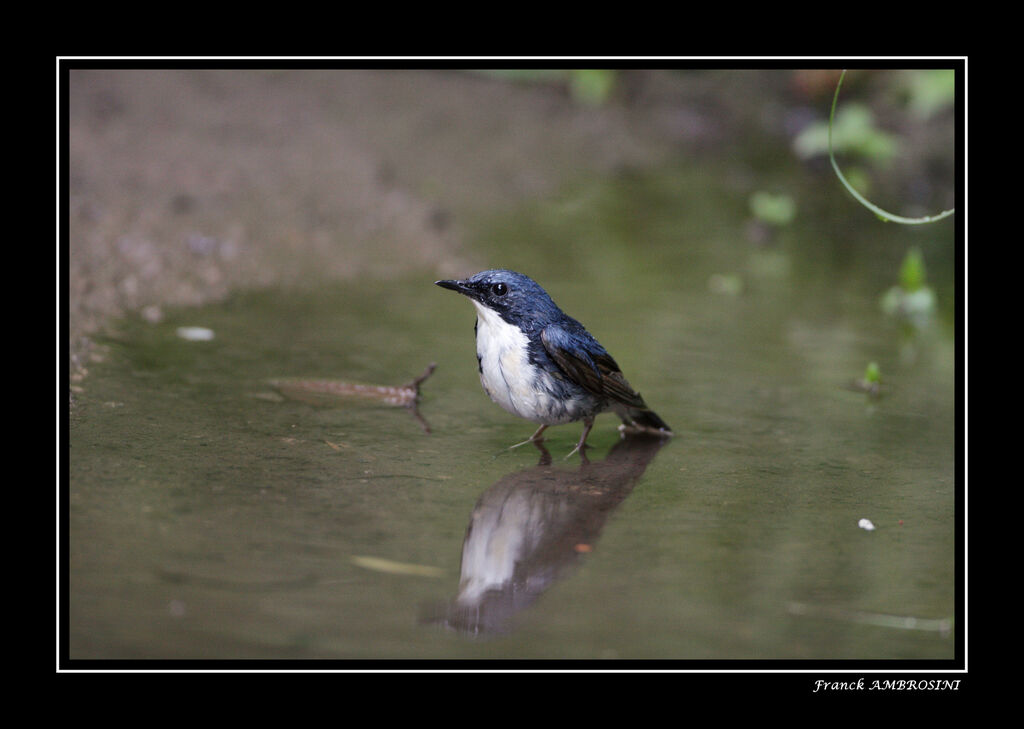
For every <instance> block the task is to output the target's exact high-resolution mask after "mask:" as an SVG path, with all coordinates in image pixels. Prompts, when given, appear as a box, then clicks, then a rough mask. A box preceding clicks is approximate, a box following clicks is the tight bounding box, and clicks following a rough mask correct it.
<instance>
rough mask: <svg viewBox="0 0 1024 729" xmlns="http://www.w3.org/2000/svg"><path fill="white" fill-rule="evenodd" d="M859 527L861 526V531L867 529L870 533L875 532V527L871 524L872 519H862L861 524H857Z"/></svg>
mask: <svg viewBox="0 0 1024 729" xmlns="http://www.w3.org/2000/svg"><path fill="white" fill-rule="evenodd" d="M857 526H859V527H860V528H861V529H867V530H868V531H869V532H871V531H874V530H875V525H874V524H872V523H871V520H870V519H861V520H860V521H859V522H857Z"/></svg>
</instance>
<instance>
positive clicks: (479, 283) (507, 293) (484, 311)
mask: <svg viewBox="0 0 1024 729" xmlns="http://www.w3.org/2000/svg"><path fill="white" fill-rule="evenodd" d="M435 283H436V284H437V285H438V286H442V287H444V288H446V289H451V290H452V291H457V292H458V293H460V294H463V295H465V296H467V297H469V300H470V301H471V302H473V306H474V307H475V308H476V324H475V325H474V332H475V334H476V359H477V364H478V369H479V370H480V383H481V384H482V385H483V388H484V391H485V392H486V393H487V394H488V395H489V396H490V398H491V399H492V400H493V401H494V402H496V403H497V404H498V405H500V406H501V407H503V408H504V409H505V410H507V411H508V412H510V413H512V414H513V415H518V416H519V417H521V418H525V419H526V420H530V421H533V422H534V423H538V424H539V425H540V427H539V428H537V430H536V432H535V433H534V434H533V435H532V436H530V437H529V438H528V439H527V440H525V441H523V442H522V443H518V444H516V445H515V446H512V447H513V448H515V447H517V446H520V445H525V444H526V443H531V442H536V441H540V440H542V439H543V438H542V434H543V432H544V430H545V429H547V428H548V427H549V426H552V425H562V424H564V423H573V422H577V421H579V420H582V421H583V434H582V435H581V436H580V439H579V442H578V443H577V444H576V447H575V448H573V449H572V451H570V453H569V455H570V456H571V455H572V454H573V453H575V452H577V451H580V450H582V449H583V448H585V447H586V442H587V436H588V435H589V434H590V429H591V428H592V427H593V426H594V418H595V417H596V416H597V415H598V413H601V412H603V411H605V410H609V409H610V410H612V411H614V412H615V413H616V414H617V415H618V416H619V417H620V418H622V422H623V427H629V428H633V429H635V430H638V431H642V432H646V433H653V434H656V435H662V436H669V435H672V431H671V429H670V428H669V427H668V425H667V424H666V423H665V421H664V420H662V419H661V418H660V417H658V415H657V414H656V413H655V412H654V411H653V410H651V409H650V408H649V407H647V403H645V402H644V399H643V398H642V397H640V393H638V392H637V391H636V390H634V389H633V388H632V387H631V386H630V384H629V382H627V381H626V378H625V377H623V375H622V371H621V370H620V369H619V365H618V364H616V362H615V360H614V359H613V358H612V356H611V355H610V354H608V352H607V350H605V348H604V347H602V346H601V344H600V343H599V342H598V341H597V340H596V339H594V337H593V336H591V334H590V332H588V331H587V330H586V329H585V328H584V327H583V325H582V324H580V323H579V322H578V321H576V320H575V319H573V318H572V317H570V316H568V315H567V314H565V313H564V312H563V311H562V310H561V309H559V308H558V306H557V305H556V304H555V302H554V301H552V300H551V297H550V296H548V293H547V292H546V291H545V290H544V289H542V288H541V287H540V285H538V284H537V282H536V281H534V280H533V279H531V278H530V277H529V276H526V275H524V274H521V273H517V272H515V271H507V270H504V269H493V270H489V271H481V272H480V273H478V274H476V275H475V276H471V277H470V278H467V279H463V280H444V281H436V282H435ZM566 457H567V458H568V456H566Z"/></svg>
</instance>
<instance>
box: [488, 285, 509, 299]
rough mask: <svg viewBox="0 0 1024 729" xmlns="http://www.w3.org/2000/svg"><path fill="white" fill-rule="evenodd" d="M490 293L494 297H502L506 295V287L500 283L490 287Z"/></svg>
mask: <svg viewBox="0 0 1024 729" xmlns="http://www.w3.org/2000/svg"><path fill="white" fill-rule="evenodd" d="M491 293H493V294H494V295H495V296H504V295H505V294H507V293H508V286H506V285H505V284H503V283H500V282H499V283H496V284H494V285H493V286H491Z"/></svg>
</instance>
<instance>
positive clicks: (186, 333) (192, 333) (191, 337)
mask: <svg viewBox="0 0 1024 729" xmlns="http://www.w3.org/2000/svg"><path fill="white" fill-rule="evenodd" d="M178 336H179V337H181V338H182V339H184V340H186V341H189V342H209V341H210V340H212V339H213V330H212V329H207V328H206V327H178Z"/></svg>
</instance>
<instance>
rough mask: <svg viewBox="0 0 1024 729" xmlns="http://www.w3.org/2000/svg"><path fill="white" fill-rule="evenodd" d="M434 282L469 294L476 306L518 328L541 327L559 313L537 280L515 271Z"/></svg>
mask: <svg viewBox="0 0 1024 729" xmlns="http://www.w3.org/2000/svg"><path fill="white" fill-rule="evenodd" d="M436 283H437V285H438V286H441V287H443V288H446V289H451V290H452V291H457V292H459V293H460V294H463V295H464V296H468V297H469V298H470V300H471V301H473V303H475V304H476V305H477V306H478V307H484V308H486V309H490V310H491V311H494V312H495V313H497V314H498V315H499V316H500V317H501V318H502V319H504V320H505V321H507V322H508V323H510V324H516V325H518V326H520V327H521V328H527V327H533V326H544V325H546V324H547V323H549V322H550V321H552V320H553V319H554V318H555V317H557V316H559V315H561V311H560V310H559V308H558V307H557V306H556V305H555V302H554V301H552V300H551V297H550V296H548V293H547V292H546V291H545V290H544V289H542V288H541V287H540V285H539V284H538V283H537V282H536V281H534V280H533V279H532V278H530V277H529V276H526V275H524V274H522V273H517V272H516V271H507V270H505V269H492V270H489V271H481V272H480V273H478V274H476V275H475V276H471V277H469V278H467V279H462V280H445V281H437V282H436Z"/></svg>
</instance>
